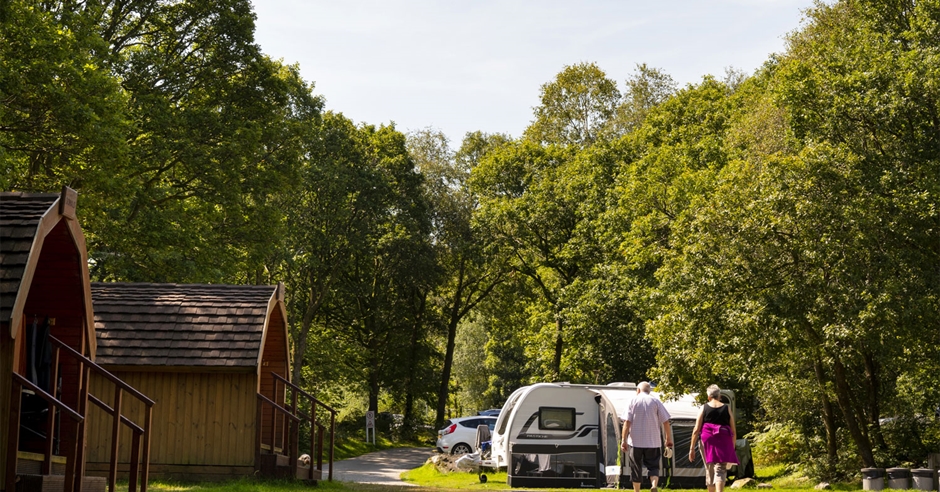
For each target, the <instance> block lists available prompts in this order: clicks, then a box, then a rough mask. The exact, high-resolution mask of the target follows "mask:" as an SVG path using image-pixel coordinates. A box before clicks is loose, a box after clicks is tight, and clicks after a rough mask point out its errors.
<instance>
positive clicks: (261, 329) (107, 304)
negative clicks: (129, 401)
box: [91, 282, 289, 377]
mask: <svg viewBox="0 0 940 492" xmlns="http://www.w3.org/2000/svg"><path fill="white" fill-rule="evenodd" d="M91 291H92V295H93V298H94V307H95V328H96V333H97V338H98V363H99V364H102V365H108V366H118V367H136V368H143V367H149V368H158V367H159V368H165V369H169V370H172V369H173V368H194V367H199V368H204V369H209V370H212V369H216V370H240V369H241V370H249V369H250V370H252V371H258V369H259V367H260V366H261V362H262V361H261V359H262V356H263V354H264V344H265V343H266V341H267V340H270V339H271V338H272V337H270V336H269V335H271V334H272V331H273V330H281V333H279V335H282V336H278V337H277V339H279V340H283V341H284V343H285V347H283V349H284V353H285V354H288V353H289V352H288V351H287V347H286V343H287V342H286V341H287V323H286V319H287V317H286V311H285V308H284V290H283V286H281V285H278V286H272V285H215V284H152V283H104V282H96V283H93V284H92V286H91ZM272 318H279V319H280V320H285V321H283V322H272ZM287 377H289V375H288V376H287Z"/></svg>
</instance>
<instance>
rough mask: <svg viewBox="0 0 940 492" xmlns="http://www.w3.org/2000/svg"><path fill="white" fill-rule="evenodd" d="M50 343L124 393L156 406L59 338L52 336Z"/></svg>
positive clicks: (149, 405) (148, 404) (150, 405)
mask: <svg viewBox="0 0 940 492" xmlns="http://www.w3.org/2000/svg"><path fill="white" fill-rule="evenodd" d="M49 341H50V342H51V343H53V344H54V345H56V346H58V347H60V348H62V349H65V352H66V353H68V354H69V355H71V356H72V357H75V358H76V359H78V360H79V362H81V363H82V364H84V365H86V366H88V367H90V368H91V369H92V370H93V371H95V372H96V373H97V374H99V375H101V376H102V377H104V378H105V379H107V380H108V381H111V382H112V383H114V384H115V385H117V386H118V387H119V388H121V389H122V390H124V391H126V392H128V393H129V394H131V395H132V396H133V397H134V398H137V399H138V400H140V401H141V402H142V403H143V404H144V405H147V406H148V407H152V406H153V405H154V403H155V402H154V401H153V400H151V399H150V398H147V396H146V395H144V394H143V393H141V392H140V391H137V390H136V389H134V387H133V386H131V385H129V384H127V383H125V382H124V381H122V380H121V379H120V378H118V377H117V376H115V375H114V374H111V373H110V372H108V371H107V370H106V369H105V368H103V367H101V366H99V365H98V364H95V362H94V361H92V360H91V359H89V358H88V357H85V356H84V355H82V354H80V353H79V352H78V351H77V350H75V349H73V348H72V347H69V346H68V345H66V344H65V343H64V342H62V341H60V340H59V339H57V338H55V337H53V336H50V337H49Z"/></svg>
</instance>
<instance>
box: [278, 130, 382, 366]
mask: <svg viewBox="0 0 940 492" xmlns="http://www.w3.org/2000/svg"><path fill="white" fill-rule="evenodd" d="M317 137H318V138H316V139H315V140H313V141H311V142H309V143H308V145H309V146H310V150H309V151H308V153H307V159H306V160H305V161H304V163H303V164H302V166H300V168H299V169H298V171H299V172H298V177H299V181H298V182H297V183H296V186H295V187H293V188H292V190H293V192H292V193H289V194H284V195H282V197H281V199H282V200H283V203H281V204H280V206H281V208H283V210H285V211H286V219H287V233H286V243H285V248H284V256H283V259H282V260H281V261H282V262H283V263H282V265H281V266H280V267H279V268H278V270H280V271H283V272H284V275H285V277H286V281H287V285H288V287H289V289H288V293H289V295H288V299H287V304H288V306H289V309H290V313H291V318H292V319H294V320H295V321H294V323H292V329H291V339H292V341H293V348H294V359H293V367H292V372H293V380H294V381H296V382H298V384H299V383H300V382H301V381H302V378H301V376H302V368H303V367H304V366H305V365H306V364H309V363H310V361H308V360H307V349H308V347H309V346H310V338H311V330H312V329H314V328H315V327H316V326H317V324H318V323H321V324H322V314H321V310H322V308H323V306H324V304H325V303H327V302H328V301H329V297H330V294H331V292H332V291H333V286H334V284H335V283H336V282H337V281H338V278H339V277H340V275H342V273H343V272H344V271H346V270H347V269H348V268H350V262H352V261H353V258H355V256H356V254H357V252H358V251H360V250H361V249H363V248H366V247H367V245H368V238H369V234H370V233H371V229H372V227H374V223H373V221H374V220H375V217H377V216H379V215H380V214H381V213H382V207H383V197H382V196H381V193H382V192H381V191H380V190H382V189H384V186H385V184H384V181H383V179H382V176H381V174H380V173H379V172H378V171H377V170H376V169H374V168H373V167H372V166H369V165H368V163H369V162H370V160H371V157H370V155H369V153H370V151H369V144H368V140H367V138H366V137H365V136H364V135H363V132H362V131H361V130H360V129H359V128H357V127H356V126H355V125H354V124H353V123H352V122H351V121H350V120H348V119H347V118H345V117H344V116H342V115H341V114H336V113H332V112H327V113H325V114H324V115H323V119H322V124H321V125H320V126H319V128H318V132H317ZM332 356H333V354H329V353H328V355H327V357H332ZM321 369H322V370H323V373H322V374H321V377H326V378H330V377H335V378H336V379H339V377H338V375H335V374H333V373H332V372H329V371H327V370H326V369H327V368H326V367H323V368H321ZM307 383H310V384H312V383H313V381H307Z"/></svg>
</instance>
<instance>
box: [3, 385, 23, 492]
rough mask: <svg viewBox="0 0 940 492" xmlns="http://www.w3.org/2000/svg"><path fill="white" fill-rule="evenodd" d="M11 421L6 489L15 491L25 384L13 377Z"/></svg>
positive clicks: (10, 491) (8, 439) (8, 435)
mask: <svg viewBox="0 0 940 492" xmlns="http://www.w3.org/2000/svg"><path fill="white" fill-rule="evenodd" d="M10 388H11V389H10V421H9V422H8V424H9V427H8V431H9V432H8V433H7V464H6V466H7V469H6V474H7V475H6V490H7V492H14V491H15V490H16V459H17V458H16V452H17V451H19V443H20V398H22V394H23V386H21V385H20V383H19V381H17V380H16V379H13V384H11V385H10Z"/></svg>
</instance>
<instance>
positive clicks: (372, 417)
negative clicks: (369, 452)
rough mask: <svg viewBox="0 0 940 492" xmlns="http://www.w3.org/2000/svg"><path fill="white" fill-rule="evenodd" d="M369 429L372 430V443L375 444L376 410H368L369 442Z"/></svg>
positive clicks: (367, 437)
mask: <svg viewBox="0 0 940 492" xmlns="http://www.w3.org/2000/svg"><path fill="white" fill-rule="evenodd" d="M369 430H372V445H373V446H375V412H373V411H372V410H369V411H368V412H366V442H369Z"/></svg>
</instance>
